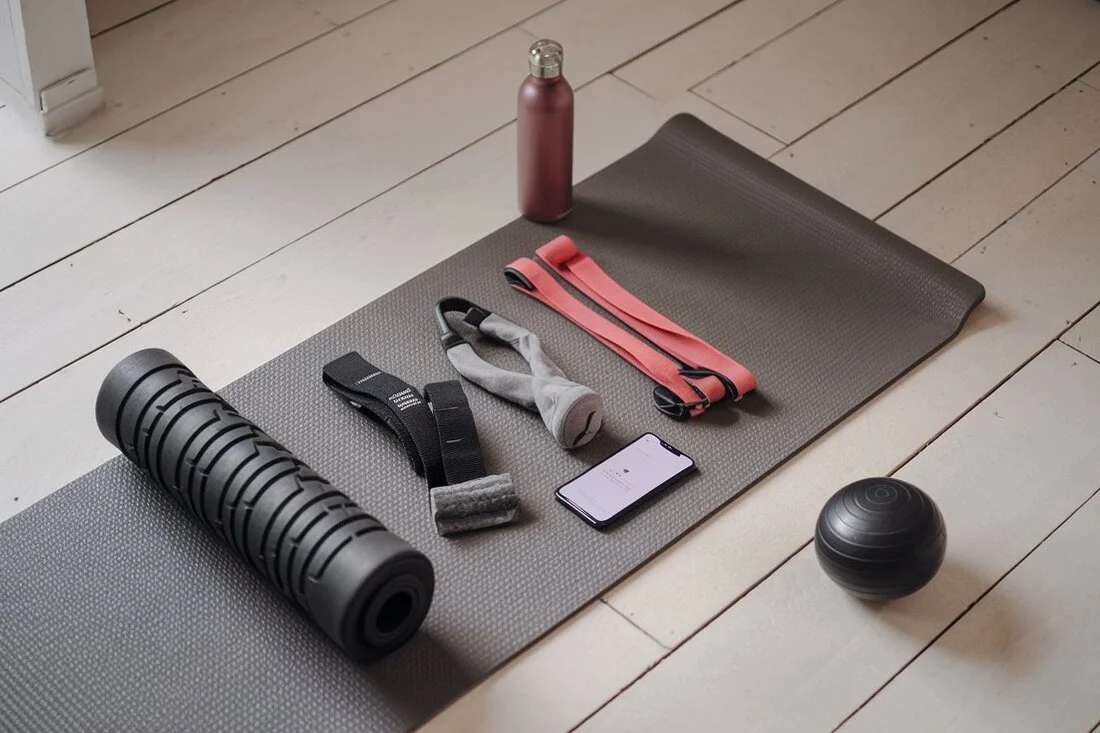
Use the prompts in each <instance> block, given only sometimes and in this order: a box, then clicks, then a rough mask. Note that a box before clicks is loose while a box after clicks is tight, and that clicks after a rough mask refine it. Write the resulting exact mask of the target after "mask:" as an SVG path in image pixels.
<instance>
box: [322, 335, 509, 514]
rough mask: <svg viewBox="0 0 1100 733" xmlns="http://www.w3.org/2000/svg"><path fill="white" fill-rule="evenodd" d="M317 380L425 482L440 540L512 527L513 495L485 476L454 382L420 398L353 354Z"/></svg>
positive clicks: (505, 480)
mask: <svg viewBox="0 0 1100 733" xmlns="http://www.w3.org/2000/svg"><path fill="white" fill-rule="evenodd" d="M324 381H325V384H326V385H327V386H328V387H329V388H330V389H332V390H333V391H334V392H336V393H337V394H339V395H340V396H341V397H343V398H344V399H345V400H346V401H347V402H348V403H349V404H350V405H351V406H352V407H354V408H356V409H357V410H359V411H361V412H363V413H365V414H366V415H367V416H368V417H370V418H371V419H372V420H374V421H375V422H376V423H378V424H379V425H383V426H385V427H387V428H389V430H390V431H391V432H392V433H393V434H394V435H396V436H397V438H398V440H400V441H401V445H402V447H403V448H404V449H405V453H406V454H408V456H409V463H411V464H412V467H413V470H415V471H416V472H417V474H419V475H421V476H426V477H427V479H428V505H429V507H430V508H431V512H432V519H433V520H434V521H435V528H436V531H437V532H439V534H440V535H442V536H447V535H453V534H460V533H463V532H469V531H471V530H477V529H486V528H488V527H497V526H500V525H502V524H509V523H511V522H514V521H515V519H516V517H517V516H518V515H519V497H518V496H517V495H516V490H515V488H514V487H513V486H512V477H511V475H509V474H507V473H502V474H498V475H495V476H488V475H486V473H485V461H484V460H483V459H482V457H481V443H479V442H478V438H477V426H476V425H475V424H474V414H473V412H471V411H470V403H469V402H468V401H467V400H466V394H465V393H464V392H463V391H462V385H461V384H459V383H458V382H456V381H454V380H451V381H449V382H436V383H434V384H429V385H428V386H427V387H425V388H424V396H423V397H421V396H420V393H419V392H417V391H416V389H414V388H413V387H411V386H409V385H408V384H406V383H405V382H404V381H403V380H401V379H398V378H397V377H395V376H393V375H392V374H387V373H386V372H384V371H382V370H381V369H379V368H378V367H376V366H372V365H371V364H369V363H368V362H367V360H366V359H364V358H363V357H362V356H360V355H359V354H358V353H356V352H354V351H353V352H351V353H349V354H344V355H343V356H341V357H340V358H339V359H337V360H336V361H333V362H329V363H328V364H326V365H325V368H324ZM429 404H430V407H429Z"/></svg>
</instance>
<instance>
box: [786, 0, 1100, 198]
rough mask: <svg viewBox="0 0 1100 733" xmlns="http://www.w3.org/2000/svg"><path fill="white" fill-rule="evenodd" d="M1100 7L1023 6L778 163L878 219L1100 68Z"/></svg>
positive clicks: (1050, 0) (1046, 1)
mask: <svg viewBox="0 0 1100 733" xmlns="http://www.w3.org/2000/svg"><path fill="white" fill-rule="evenodd" d="M1097 49H1100V4H1096V3H1091V2H1080V1H1079V0H1021V2H1019V3H1017V4H1015V5H1012V6H1011V7H1009V8H1008V9H1007V10H1005V11H1004V12H1003V13H1000V14H998V15H996V16H994V17H993V18H991V19H990V20H989V21H987V22H985V23H983V24H982V25H981V26H979V27H978V28H976V29H975V30H973V31H971V32H970V33H968V34H966V35H965V36H963V37H962V38H961V39H959V40H958V41H956V42H955V43H953V44H951V45H950V46H948V47H947V48H945V49H944V50H942V51H940V52H939V53H937V54H935V55H934V56H932V57H931V58H930V59H928V60H926V61H924V62H923V63H921V64H920V65H918V66H916V67H915V68H913V69H911V70H910V71H908V72H907V73H906V74H904V75H903V76H901V77H900V78H898V79H896V80H895V81H893V82H891V83H890V84H888V85H886V86H885V87H883V88H882V89H880V90H879V91H877V92H875V93H874V94H872V95H871V96H869V97H867V98H866V99H864V100H863V101H861V102H860V103H858V104H856V105H855V106H853V107H851V108H849V109H848V110H847V111H845V112H843V113H841V114H840V115H838V116H837V117H834V118H833V119H832V120H831V121H829V122H827V123H826V124H825V125H823V126H821V127H819V128H818V129H816V130H815V131H814V132H812V133H810V134H809V135H807V136H806V137H804V138H802V139H801V140H800V141H798V142H797V143H795V144H794V145H792V146H791V147H789V148H787V150H786V151H784V152H782V153H780V154H779V155H778V156H777V157H776V162H777V163H779V164H780V165H781V166H783V167H784V168H786V169H788V170H790V171H791V172H793V173H795V174H796V175H798V176H800V177H802V178H804V179H805V180H807V181H808V182H810V183H812V184H813V185H815V186H817V187H818V188H821V189H822V190H824V191H825V192H826V193H829V194H830V195H832V196H833V197H835V198H837V199H839V200H840V201H842V202H844V203H846V204H848V205H849V206H851V207H852V208H854V209H856V210H857V211H859V212H861V213H863V214H865V215H868V216H871V217H877V216H878V215H880V214H881V213H882V212H884V211H885V210H886V209H888V208H889V207H891V206H893V205H894V204H896V203H897V202H898V201H900V200H901V199H902V198H904V197H905V196H906V195H908V194H909V193H911V192H913V191H914V190H916V189H917V188H919V187H920V186H921V185H923V184H924V183H925V182H927V181H928V180H930V179H931V178H932V177H933V176H935V175H937V174H938V173H940V172H941V171H943V170H945V169H947V168H948V167H949V166H950V165H951V164H953V163H954V162H955V161H956V160H958V159H960V158H961V157H963V156H964V155H966V154H967V153H969V152H970V151H971V150H973V149H974V148H976V147H978V146H979V145H980V144H982V143H983V142H984V141H985V140H986V139H987V138H989V137H991V136H992V135H994V134H996V133H997V132H998V131H1000V130H1001V129H1003V128H1004V127H1007V126H1008V125H1009V124H1011V123H1012V122H1013V121H1014V120H1015V119H1016V118H1018V117H1020V116H1021V115H1023V114H1024V113H1026V112H1027V111H1028V110H1029V109H1030V108H1031V107H1033V106H1035V105H1037V104H1039V103H1040V102H1042V101H1043V100H1044V99H1045V98H1046V97H1047V96H1049V95H1051V94H1053V93H1055V92H1057V91H1058V90H1059V89H1060V88H1061V87H1062V86H1064V85H1065V84H1067V83H1069V82H1070V81H1071V80H1073V79H1075V78H1076V77H1077V76H1078V75H1079V74H1080V73H1081V72H1082V71H1084V70H1085V69H1087V68H1089V66H1091V65H1092V64H1093V63H1095V62H1096V56H1097V53H1098V52H1097Z"/></svg>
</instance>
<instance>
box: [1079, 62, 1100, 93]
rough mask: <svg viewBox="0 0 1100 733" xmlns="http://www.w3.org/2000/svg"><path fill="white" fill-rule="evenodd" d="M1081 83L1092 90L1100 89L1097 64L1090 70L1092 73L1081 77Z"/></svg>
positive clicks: (1099, 73)
mask: <svg viewBox="0 0 1100 733" xmlns="http://www.w3.org/2000/svg"><path fill="white" fill-rule="evenodd" d="M1081 81H1083V82H1084V83H1086V84H1088V85H1089V86H1091V87H1093V88H1094V89H1100V64H1097V65H1096V66H1094V67H1093V68H1092V71H1090V72H1089V73H1087V74H1085V75H1084V76H1082V77H1081Z"/></svg>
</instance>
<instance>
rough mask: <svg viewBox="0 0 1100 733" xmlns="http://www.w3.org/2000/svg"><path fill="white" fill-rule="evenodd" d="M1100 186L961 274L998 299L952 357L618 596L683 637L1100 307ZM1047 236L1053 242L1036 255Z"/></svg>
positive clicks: (1083, 191)
mask: <svg viewBox="0 0 1100 733" xmlns="http://www.w3.org/2000/svg"><path fill="white" fill-rule="evenodd" d="M1098 230H1100V186H1096V185H1093V183H1092V179H1091V178H1090V177H1088V176H1086V175H1085V174H1083V173H1081V172H1080V171H1078V172H1074V173H1072V174H1070V175H1069V176H1067V177H1066V178H1065V179H1063V180H1062V181H1061V182H1060V183H1058V184H1057V185H1055V186H1054V187H1053V188H1051V189H1050V191H1048V192H1047V193H1045V194H1044V195H1043V196H1041V197H1040V198H1039V199H1037V200H1036V201H1035V202H1034V203H1033V204H1032V205H1030V206H1028V207H1027V208H1026V209H1025V210H1024V211H1022V212H1020V213H1019V214H1017V215H1016V216H1015V217H1013V219H1012V220H1010V221H1009V222H1008V224H1006V225H1005V226H1004V227H1002V228H1001V229H999V230H997V231H996V232H994V233H993V234H992V235H991V236H990V237H988V238H987V239H986V240H985V242H983V243H982V245H981V246H979V247H977V248H975V249H973V250H971V251H970V252H968V253H967V254H966V255H965V256H964V257H962V258H961V259H960V260H959V261H958V263H957V266H958V267H959V268H960V269H962V270H964V271H965V272H968V273H970V274H971V275H973V276H974V277H976V278H977V279H978V280H979V281H980V282H982V283H983V284H984V285H985V287H986V290H987V298H986V302H985V304H983V305H982V306H981V307H979V308H978V310H977V311H975V313H974V314H973V315H972V316H971V318H970V319H969V321H968V322H967V324H966V325H965V326H964V328H963V330H962V332H961V333H960V334H959V335H958V336H957V337H956V338H955V339H954V340H953V341H952V342H950V343H949V344H948V345H947V346H946V347H945V348H944V349H942V350H941V351H940V352H938V353H937V354H935V355H933V356H932V357H931V358H930V359H928V360H927V361H925V362H924V363H923V364H921V365H920V367H919V368H917V369H916V370H915V371H913V372H911V373H910V374H908V375H906V376H905V377H903V378H902V379H901V380H899V381H898V382H897V383H895V384H894V385H892V386H891V387H890V388H889V389H887V390H886V391H885V392H883V393H882V394H880V395H879V396H878V397H876V398H875V399H874V400H872V401H871V402H870V403H868V404H867V405H865V406H864V407H862V408H861V409H860V410H858V411H857V412H856V413H854V414H853V415H851V416H850V417H848V418H847V419H846V420H845V421H843V422H842V423H840V425H838V426H837V427H835V428H833V429H832V430H830V431H829V432H828V433H827V434H825V435H824V436H822V437H821V438H819V439H818V440H817V441H815V442H814V443H813V444H811V445H810V446H808V447H807V448H806V449H804V450H803V451H802V452H800V453H799V454H798V455H796V456H795V457H794V458H792V459H791V460H790V461H788V462H787V463H786V464H784V465H783V466H782V467H780V468H779V469H778V470H777V471H775V472H774V473H773V474H771V475H770V476H768V477H767V478H765V479H764V480H763V481H761V482H760V483H759V484H758V485H757V486H755V487H754V488H753V489H752V490H751V491H749V492H748V493H747V494H745V495H744V496H743V497H740V498H738V500H737V501H735V502H733V503H732V504H730V505H729V506H728V507H726V508H725V509H723V510H721V511H720V512H718V513H717V514H716V515H714V516H713V517H712V518H711V519H710V520H708V521H707V522H705V523H704V524H702V525H700V526H699V527H698V528H696V529H695V530H694V531H693V532H692V533H691V534H690V535H688V536H687V537H685V538H683V539H682V540H681V541H679V542H678V543H676V544H675V545H673V546H672V547H670V548H669V549H668V550H666V551H665V552H664V553H662V554H661V555H659V556H658V557H657V558H655V559H654V560H652V561H650V562H649V563H648V564H647V565H646V566H644V567H643V568H641V569H640V570H638V571H637V572H636V573H635V574H634V575H633V576H631V577H629V578H628V579H626V580H625V581H624V582H623V583H621V584H619V585H618V586H616V588H615V589H613V590H612V591H611V592H610V593H609V594H608V595H607V596H606V598H607V600H608V602H609V603H611V605H612V606H614V607H615V608H616V609H617V610H618V611H620V612H621V613H622V614H623V615H625V616H627V617H628V618H630V619H631V620H632V621H633V622H634V623H636V624H637V625H638V626H640V627H641V628H642V629H644V630H645V631H646V632H647V633H649V634H650V635H651V636H653V637H654V638H655V639H657V640H658V641H660V642H661V643H662V644H664V645H665V646H668V647H670V648H671V647H675V646H677V645H679V644H680V643H682V642H683V641H684V640H685V639H686V638H688V637H689V636H690V635H691V634H693V633H694V632H695V631H696V630H698V629H699V628H700V627H702V626H703V625H704V624H706V623H707V622H708V621H709V620H710V619H712V618H714V617H715V616H717V615H718V614H719V613H721V612H722V611H723V609H725V608H726V607H728V606H729V605H730V604H731V603H733V602H734V601H735V600H736V599H737V598H738V597H740V596H741V595H742V594H744V593H745V592H746V591H747V590H748V589H750V588H751V587H752V586H753V585H754V584H755V583H756V582H757V581H758V580H759V579H760V578H762V577H764V576H765V575H766V574H767V573H768V572H770V571H771V570H772V569H774V568H775V567H777V566H779V565H780V564H781V563H782V562H783V561H784V560H785V559H786V558H787V557H789V556H790V555H791V554H792V553H793V552H795V551H796V550H797V548H798V547H799V546H800V545H801V544H802V543H804V542H806V541H807V540H808V539H809V537H810V535H811V533H812V527H813V521H814V517H815V516H816V513H817V510H818V508H819V507H820V506H821V504H822V502H824V501H825V499H826V498H827V497H828V496H829V494H830V493H832V492H833V491H835V490H836V489H837V488H838V487H840V486H843V485H844V484H846V483H848V482H850V481H854V480H856V479H858V478H862V477H864V476H873V475H882V474H884V473H887V472H890V471H892V470H894V469H895V468H896V467H897V466H898V465H900V464H901V463H903V462H904V461H905V460H906V459H907V458H908V457H909V456H910V455H912V454H913V453H915V452H917V451H919V450H920V449H921V447H922V446H923V445H925V444H926V443H927V442H928V441H929V440H930V439H932V438H933V437H934V436H935V435H936V434H937V433H938V432H939V431H941V430H942V429H943V428H944V427H945V426H947V425H949V424H951V422H952V421H953V420H955V419H956V418H957V416H959V415H961V414H963V413H964V412H966V410H968V409H969V408H970V407H971V405H973V404H974V403H976V402H977V401H978V400H980V399H981V398H982V396H983V395H985V394H986V393H987V392H988V391H989V390H990V389H992V388H993V387H994V386H995V385H996V384H997V383H998V382H999V381H1000V380H1002V379H1004V378H1005V377H1006V376H1008V375H1009V374H1011V373H1012V372H1013V371H1014V370H1015V369H1016V368H1017V367H1018V366H1019V365H1020V364H1021V363H1023V362H1024V361H1025V360H1027V359H1028V358H1030V357H1031V356H1032V355H1033V354H1035V353H1036V352H1038V351H1039V350H1041V349H1042V348H1043V347H1044V346H1046V344H1048V343H1049V342H1050V341H1051V340H1052V339H1054V338H1056V337H1057V336H1058V334H1059V333H1061V332H1062V331H1063V330H1064V329H1065V328H1066V327H1067V326H1068V324H1070V323H1072V322H1073V321H1074V320H1075V319H1077V318H1078V317H1080V316H1081V315H1082V314H1084V313H1085V312H1086V311H1088V310H1089V309H1090V308H1091V307H1092V306H1093V305H1094V304H1095V303H1096V301H1097V299H1100V293H1098V292H1097V290H1096V283H1097V282H1100V258H1097V257H1096V256H1095V241H1096V234H1095V233H1096V231H1098ZM1036 242H1042V243H1043V246H1042V247H1036V246H1035V243H1036Z"/></svg>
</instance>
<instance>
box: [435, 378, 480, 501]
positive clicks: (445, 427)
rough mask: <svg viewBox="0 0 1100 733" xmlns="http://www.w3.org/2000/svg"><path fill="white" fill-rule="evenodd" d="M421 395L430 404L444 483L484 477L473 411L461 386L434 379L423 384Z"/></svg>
mask: <svg viewBox="0 0 1100 733" xmlns="http://www.w3.org/2000/svg"><path fill="white" fill-rule="evenodd" d="M424 396H425V397H426V398H427V399H428V402H430V403H431V405H432V414H434V415H435V425H436V429H437V430H438V433H439V447H440V449H441V450H442V452H443V472H444V474H445V475H446V478H447V485H448V486H452V485H454V484H460V483H462V482H463V481H469V480H471V479H475V478H482V477H483V476H485V461H484V460H482V458H481V443H480V442H479V441H478V438H477V426H476V425H475V424H474V413H473V412H472V411H471V410H470V402H469V401H468V400H467V399H466V393H465V392H463V391H462V385H460V384H459V383H458V382H457V381H455V380H453V379H452V380H450V381H447V382H435V383H433V384H429V385H426V386H425V387H424Z"/></svg>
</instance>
